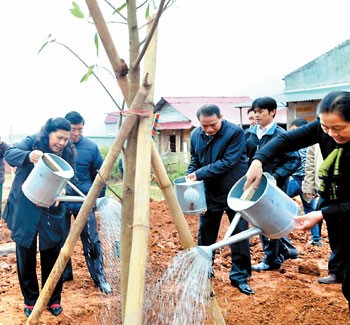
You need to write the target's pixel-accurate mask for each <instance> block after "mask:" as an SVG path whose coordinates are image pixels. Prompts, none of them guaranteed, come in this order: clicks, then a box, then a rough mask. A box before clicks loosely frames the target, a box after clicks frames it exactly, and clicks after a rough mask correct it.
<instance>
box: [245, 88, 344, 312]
mask: <svg viewBox="0 0 350 325" xmlns="http://www.w3.org/2000/svg"><path fill="white" fill-rule="evenodd" d="M317 113H318V119H316V120H315V121H313V122H311V123H308V124H306V125H304V126H301V127H299V128H298V129H296V130H293V131H290V132H286V133H284V134H282V135H280V136H279V137H277V138H275V139H274V140H273V141H271V142H269V143H268V144H267V145H266V146H265V147H264V148H263V149H261V150H260V151H257V153H256V154H255V156H254V160H253V162H252V164H251V166H250V168H249V170H248V172H247V182H246V184H245V186H246V187H248V186H249V185H250V184H251V183H254V187H255V188H257V187H258V184H259V182H260V180H261V175H262V166H264V165H265V164H267V163H268V162H269V161H271V160H272V159H273V157H274V156H275V155H276V154H278V153H281V152H286V151H293V150H298V149H300V148H304V147H308V146H311V145H313V144H315V143H319V144H320V148H321V152H322V156H323V158H324V162H323V163H322V165H321V166H320V169H319V171H318V173H319V177H320V179H321V184H320V187H319V194H320V201H319V206H318V208H317V209H316V211H312V212H310V213H307V214H305V215H302V216H297V217H295V221H296V223H297V227H298V228H299V229H302V230H309V229H311V228H312V227H313V226H315V225H316V224H317V223H319V222H320V221H321V220H325V221H326V224H327V230H328V237H329V244H330V246H331V250H332V252H334V253H335V254H336V255H337V258H338V260H339V261H340V263H341V264H342V265H341V267H342V268H344V270H345V272H344V275H343V276H342V278H341V279H339V280H340V281H341V282H342V291H343V294H344V297H345V298H346V300H347V301H348V303H349V308H350V244H349V229H350V168H349V166H350V92H347V91H334V92H331V93H329V94H328V95H327V96H325V97H324V98H323V99H322V101H321V102H320V104H319V106H318V109H317Z"/></svg>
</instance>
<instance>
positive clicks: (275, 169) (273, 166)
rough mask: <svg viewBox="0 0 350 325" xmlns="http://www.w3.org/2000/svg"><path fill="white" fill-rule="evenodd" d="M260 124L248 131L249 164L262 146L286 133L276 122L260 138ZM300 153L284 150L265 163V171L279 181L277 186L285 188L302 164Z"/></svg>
mask: <svg viewBox="0 0 350 325" xmlns="http://www.w3.org/2000/svg"><path fill="white" fill-rule="evenodd" d="M257 127H258V125H255V126H254V127H253V128H250V129H248V130H247V131H246V134H245V136H246V142H247V155H248V158H249V164H250V163H251V161H252V159H253V157H254V155H255V153H256V152H257V151H258V150H259V149H262V148H265V146H266V144H267V143H269V142H270V141H271V140H272V139H273V138H275V137H277V136H279V135H280V134H283V133H285V132H286V131H285V130H284V129H282V128H281V127H280V126H278V125H277V124H276V123H274V125H273V126H272V127H271V128H270V129H269V130H268V132H267V133H266V134H265V135H264V136H263V137H262V138H261V139H260V140H259V139H258V137H257V135H256V131H257ZM300 164H301V160H300V155H299V153H298V152H297V151H292V152H284V153H281V154H278V155H274V156H273V158H272V159H270V160H269V161H268V162H266V164H264V172H268V173H270V174H271V175H272V176H273V177H274V178H275V179H276V182H277V186H278V187H280V188H283V186H284V184H285V182H286V180H287V179H288V177H289V176H290V175H292V174H293V173H294V172H295V171H296V170H297V169H298V168H299V166H300Z"/></svg>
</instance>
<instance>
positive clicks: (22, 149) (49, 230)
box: [4, 135, 74, 250]
mask: <svg viewBox="0 0 350 325" xmlns="http://www.w3.org/2000/svg"><path fill="white" fill-rule="evenodd" d="M38 139H39V138H38V135H33V136H28V137H27V138H25V139H24V140H22V141H21V142H20V143H18V144H17V145H15V146H13V147H11V148H10V149H8V150H7V151H6V153H5V159H6V161H7V162H8V163H9V164H10V165H11V166H12V167H16V176H15V178H14V180H13V183H12V186H11V191H10V194H9V197H8V200H7V203H6V206H5V209H4V220H5V221H6V222H7V226H8V228H9V229H10V230H11V231H12V233H11V238H12V240H13V241H15V242H16V243H17V244H19V245H21V246H24V247H27V248H30V247H31V244H32V243H33V240H34V238H35V236H36V235H37V234H39V239H40V240H39V249H40V250H47V249H50V248H52V247H55V246H57V245H58V244H60V243H61V242H62V240H63V233H64V229H65V217H64V215H65V207H64V204H62V203H60V204H59V205H58V206H57V207H54V206H51V207H50V208H44V207H39V206H37V205H35V204H34V203H32V202H31V201H30V200H28V199H27V197H26V196H25V195H24V193H23V191H22V184H23V183H24V181H25V180H26V179H27V177H28V175H29V174H30V172H31V171H32V169H33V168H34V164H33V163H31V162H30V161H29V154H30V152H31V151H32V150H34V149H38V150H41V151H43V152H49V153H52V152H51V151H50V150H49V149H48V146H47V145H46V144H45V143H44V142H43V141H40V140H39V142H38ZM61 156H62V158H63V159H64V160H66V161H67V162H68V163H69V164H70V165H71V166H72V168H73V169H74V150H73V148H72V147H71V145H70V144H68V145H67V146H66V147H65V149H64V151H63V153H62V155H61Z"/></svg>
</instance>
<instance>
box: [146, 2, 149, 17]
mask: <svg viewBox="0 0 350 325" xmlns="http://www.w3.org/2000/svg"><path fill="white" fill-rule="evenodd" d="M148 17H149V3H148V4H147V8H146V18H148Z"/></svg>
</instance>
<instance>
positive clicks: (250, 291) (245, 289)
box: [231, 281, 254, 296]
mask: <svg viewBox="0 0 350 325" xmlns="http://www.w3.org/2000/svg"><path fill="white" fill-rule="evenodd" d="M231 284H232V285H233V286H234V287H236V288H238V289H239V291H240V292H242V293H244V294H245V295H248V296H250V295H253V294H254V290H253V289H252V288H251V287H250V286H249V284H248V283H245V282H242V283H235V282H233V281H231Z"/></svg>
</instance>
